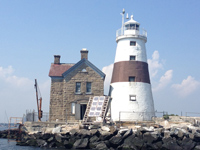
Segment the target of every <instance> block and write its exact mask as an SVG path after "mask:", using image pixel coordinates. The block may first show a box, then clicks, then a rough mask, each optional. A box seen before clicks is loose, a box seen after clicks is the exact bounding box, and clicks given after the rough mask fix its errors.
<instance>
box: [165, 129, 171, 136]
mask: <svg viewBox="0 0 200 150" xmlns="http://www.w3.org/2000/svg"><path fill="white" fill-rule="evenodd" d="M164 137H165V138H168V137H170V131H169V130H166V131H164Z"/></svg>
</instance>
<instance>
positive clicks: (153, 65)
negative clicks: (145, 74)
mask: <svg viewBox="0 0 200 150" xmlns="http://www.w3.org/2000/svg"><path fill="white" fill-rule="evenodd" d="M159 58H160V55H159V52H158V51H154V52H153V54H152V59H148V60H147V61H148V64H149V73H150V77H155V76H156V75H157V73H158V70H159V69H163V65H162V63H160V61H159Z"/></svg>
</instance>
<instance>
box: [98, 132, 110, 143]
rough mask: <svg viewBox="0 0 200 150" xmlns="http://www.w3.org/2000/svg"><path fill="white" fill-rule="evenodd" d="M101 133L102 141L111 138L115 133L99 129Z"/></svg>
mask: <svg viewBox="0 0 200 150" xmlns="http://www.w3.org/2000/svg"><path fill="white" fill-rule="evenodd" d="M99 133H100V139H101V140H102V141H105V140H109V139H110V138H111V137H112V136H113V134H112V133H110V132H108V131H102V130H99Z"/></svg>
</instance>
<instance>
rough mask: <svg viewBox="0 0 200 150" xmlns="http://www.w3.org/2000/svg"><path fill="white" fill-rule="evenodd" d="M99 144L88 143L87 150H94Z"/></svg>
mask: <svg viewBox="0 0 200 150" xmlns="http://www.w3.org/2000/svg"><path fill="white" fill-rule="evenodd" d="M99 143H100V142H91V143H89V149H95V148H96V146H97V145H98V144H99Z"/></svg>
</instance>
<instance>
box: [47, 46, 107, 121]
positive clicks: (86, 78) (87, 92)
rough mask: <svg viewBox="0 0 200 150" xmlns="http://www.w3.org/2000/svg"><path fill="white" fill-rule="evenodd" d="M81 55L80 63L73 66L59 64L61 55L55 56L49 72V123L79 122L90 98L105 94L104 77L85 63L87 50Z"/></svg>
mask: <svg viewBox="0 0 200 150" xmlns="http://www.w3.org/2000/svg"><path fill="white" fill-rule="evenodd" d="M80 52H81V60H80V61H79V62H77V63H76V64H67V63H66V64H65V63H60V56H59V55H55V56H54V63H52V64H51V68H50V71H49V76H50V77H51V94H50V108H49V109H50V110H49V121H56V120H57V119H58V120H59V121H64V122H66V121H74V120H82V119H83V116H84V113H85V110H86V108H87V103H88V100H89V97H90V96H100V95H104V79H105V74H104V73H103V72H102V71H101V70H99V69H98V68H97V67H96V66H94V65H93V64H92V63H91V62H90V61H88V50H86V49H82V50H81V51H80Z"/></svg>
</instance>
